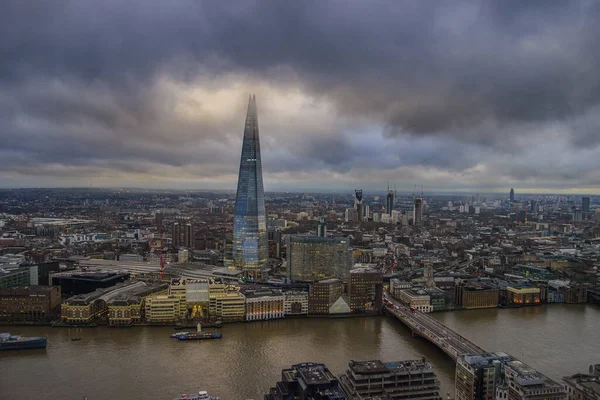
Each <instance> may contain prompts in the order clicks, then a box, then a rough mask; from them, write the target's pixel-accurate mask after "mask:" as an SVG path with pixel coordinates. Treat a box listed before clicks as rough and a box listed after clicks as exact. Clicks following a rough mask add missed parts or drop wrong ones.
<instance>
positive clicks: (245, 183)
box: [232, 95, 268, 279]
mask: <svg viewBox="0 0 600 400" xmlns="http://www.w3.org/2000/svg"><path fill="white" fill-rule="evenodd" d="M232 256H233V262H234V265H235V266H236V267H239V268H242V269H243V270H244V272H245V275H246V276H247V277H249V278H253V279H257V278H259V277H260V267H261V266H263V265H264V264H265V263H266V262H267V257H268V242H267V223H266V219H265V193H264V189H263V180H262V163H261V159H260V139H259V137H258V115H257V111H256V97H255V96H253V95H251V96H250V99H249V102H248V113H247V115H246V124H245V126H244V142H243V144H242V158H241V160H240V174H239V177H238V186H237V194H236V197H235V216H234V220H233V254H232Z"/></svg>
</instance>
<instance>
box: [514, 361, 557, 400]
mask: <svg viewBox="0 0 600 400" xmlns="http://www.w3.org/2000/svg"><path fill="white" fill-rule="evenodd" d="M504 370H505V375H506V380H507V381H508V387H509V389H508V399H509V400H564V399H566V398H567V396H566V393H565V388H564V387H563V385H561V384H559V383H557V382H554V381H553V380H551V379H550V378H548V377H547V376H545V375H543V374H542V373H540V372H538V371H536V370H535V369H533V368H531V367H530V366H528V365H526V364H525V363H523V362H521V361H519V360H515V359H513V360H512V361H508V362H506V363H504Z"/></svg>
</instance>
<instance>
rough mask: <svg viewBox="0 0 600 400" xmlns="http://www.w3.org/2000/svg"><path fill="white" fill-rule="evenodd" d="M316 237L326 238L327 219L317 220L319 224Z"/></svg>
mask: <svg viewBox="0 0 600 400" xmlns="http://www.w3.org/2000/svg"><path fill="white" fill-rule="evenodd" d="M317 236H319V237H327V217H321V218H319V223H318V225H317Z"/></svg>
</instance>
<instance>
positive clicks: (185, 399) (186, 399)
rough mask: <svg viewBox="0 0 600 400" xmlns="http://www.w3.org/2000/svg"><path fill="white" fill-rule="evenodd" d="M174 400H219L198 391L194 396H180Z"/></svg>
mask: <svg viewBox="0 0 600 400" xmlns="http://www.w3.org/2000/svg"><path fill="white" fill-rule="evenodd" d="M174 400H219V398H218V397H211V396H209V395H208V392H206V391H200V392H198V393H194V394H182V395H181V397H178V398H176V399H174Z"/></svg>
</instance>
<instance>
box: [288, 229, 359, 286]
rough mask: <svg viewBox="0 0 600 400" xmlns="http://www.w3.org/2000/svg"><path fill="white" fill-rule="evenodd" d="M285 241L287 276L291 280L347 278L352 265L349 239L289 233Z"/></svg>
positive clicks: (310, 280)
mask: <svg viewBox="0 0 600 400" xmlns="http://www.w3.org/2000/svg"><path fill="white" fill-rule="evenodd" d="M286 244H287V269H288V278H289V279H290V280H291V281H293V282H315V281H319V280H322V279H329V278H339V279H342V280H346V279H347V277H348V272H349V271H350V269H351V268H352V265H353V260H352V252H351V251H350V247H349V243H348V239H346V238H325V237H318V236H297V235H290V236H288V237H287V239H286Z"/></svg>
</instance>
